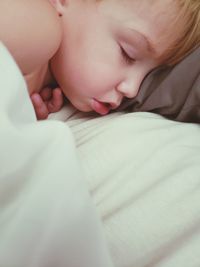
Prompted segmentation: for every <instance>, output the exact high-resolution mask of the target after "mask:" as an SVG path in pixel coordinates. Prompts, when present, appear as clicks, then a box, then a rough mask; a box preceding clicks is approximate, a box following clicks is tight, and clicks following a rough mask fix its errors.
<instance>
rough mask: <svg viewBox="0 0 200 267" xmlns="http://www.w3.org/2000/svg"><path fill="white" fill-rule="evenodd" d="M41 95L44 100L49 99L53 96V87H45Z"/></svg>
mask: <svg viewBox="0 0 200 267" xmlns="http://www.w3.org/2000/svg"><path fill="white" fill-rule="evenodd" d="M40 95H41V97H42V99H43V100H44V101H48V100H50V99H51V97H52V88H50V87H45V88H43V89H42V90H41V91H40Z"/></svg>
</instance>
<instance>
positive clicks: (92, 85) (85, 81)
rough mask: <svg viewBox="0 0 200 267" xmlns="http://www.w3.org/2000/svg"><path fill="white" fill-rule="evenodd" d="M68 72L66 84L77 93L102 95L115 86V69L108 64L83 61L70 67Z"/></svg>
mask: <svg viewBox="0 0 200 267" xmlns="http://www.w3.org/2000/svg"><path fill="white" fill-rule="evenodd" d="M67 72H68V74H67V79H66V83H68V85H69V87H70V88H72V89H73V90H75V91H76V92H80V93H81V92H82V93H84V94H87V95H90V94H93V93H97V94H98V93H99V94H102V93H104V92H106V91H108V90H109V89H110V88H112V87H113V86H114V80H115V75H114V68H113V67H112V68H111V67H109V65H106V64H98V63H95V62H94V61H83V62H81V63H79V64H71V65H68V67H67Z"/></svg>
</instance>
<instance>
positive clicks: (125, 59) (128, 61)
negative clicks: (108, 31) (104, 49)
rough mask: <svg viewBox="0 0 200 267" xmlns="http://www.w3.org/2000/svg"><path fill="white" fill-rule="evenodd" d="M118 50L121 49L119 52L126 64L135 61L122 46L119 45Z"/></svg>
mask: <svg viewBox="0 0 200 267" xmlns="http://www.w3.org/2000/svg"><path fill="white" fill-rule="evenodd" d="M120 50H121V54H122V57H123V59H124V61H125V62H126V63H127V64H129V65H130V64H133V62H134V61H135V60H134V59H133V58H131V57H130V56H129V55H128V54H127V52H126V50H124V48H123V47H122V46H120Z"/></svg>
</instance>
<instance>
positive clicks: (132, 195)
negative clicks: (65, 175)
mask: <svg viewBox="0 0 200 267" xmlns="http://www.w3.org/2000/svg"><path fill="white" fill-rule="evenodd" d="M51 119H59V120H62V121H65V123H66V124H67V125H69V126H70V128H71V130H72V132H73V134H74V137H75V140H76V146H77V150H78V154H79V158H80V161H81V163H82V166H83V169H84V174H85V177H86V181H87V184H88V187H89V189H90V193H91V196H92V198H93V201H94V203H95V205H96V207H97V210H98V212H99V214H100V216H101V218H102V221H103V225H104V230H105V233H106V236H107V241H108V244H109V248H110V251H111V255H112V259H113V262H114V266H117V267H177V266H178V267H179V266H181V267H199V266H200V257H199V250H200V164H199V163H200V142H199V138H200V125H198V124H193V123H181V122H175V121H171V120H168V119H165V118H164V117H162V116H160V115H156V114H152V113H145V112H144V113H142V112H138V113H129V114H127V113H124V112H118V113H113V114H110V115H107V116H105V117H97V116H96V115H95V114H92V113H90V114H84V113H81V112H78V111H77V110H75V109H73V108H72V107H71V106H68V107H65V108H64V109H63V110H62V111H61V112H59V113H57V114H54V115H51Z"/></svg>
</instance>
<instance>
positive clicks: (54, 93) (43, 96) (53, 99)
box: [31, 87, 64, 120]
mask: <svg viewBox="0 0 200 267" xmlns="http://www.w3.org/2000/svg"><path fill="white" fill-rule="evenodd" d="M31 101H32V104H33V107H34V109H35V113H36V116H37V119H38V120H44V119H46V118H47V117H48V115H49V114H50V113H54V112H57V111H59V110H60V109H61V108H62V106H63V102H64V96H63V93H62V91H61V89H60V88H55V89H52V88H49V87H46V88H43V89H42V90H41V91H40V92H39V93H33V94H32V95H31Z"/></svg>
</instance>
